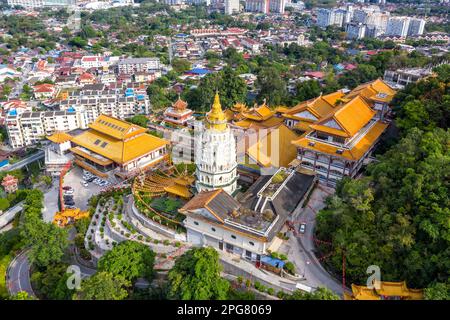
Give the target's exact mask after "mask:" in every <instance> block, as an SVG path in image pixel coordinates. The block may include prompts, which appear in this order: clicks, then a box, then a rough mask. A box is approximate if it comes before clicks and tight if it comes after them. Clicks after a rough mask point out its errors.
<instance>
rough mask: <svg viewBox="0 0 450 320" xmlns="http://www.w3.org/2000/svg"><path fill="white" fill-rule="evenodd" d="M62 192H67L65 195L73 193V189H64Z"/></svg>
mask: <svg viewBox="0 0 450 320" xmlns="http://www.w3.org/2000/svg"><path fill="white" fill-rule="evenodd" d="M64 194H67V195H71V194H73V189H70V190H64Z"/></svg>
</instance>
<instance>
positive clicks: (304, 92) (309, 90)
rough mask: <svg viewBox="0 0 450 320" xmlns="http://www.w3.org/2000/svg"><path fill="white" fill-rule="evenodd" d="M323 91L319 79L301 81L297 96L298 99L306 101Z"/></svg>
mask: <svg viewBox="0 0 450 320" xmlns="http://www.w3.org/2000/svg"><path fill="white" fill-rule="evenodd" d="M320 93H321V87H320V83H319V81H316V80H309V81H304V82H300V83H299V84H298V85H297V94H296V98H297V100H298V101H306V100H309V99H312V98H315V97H318V96H319V95H320Z"/></svg>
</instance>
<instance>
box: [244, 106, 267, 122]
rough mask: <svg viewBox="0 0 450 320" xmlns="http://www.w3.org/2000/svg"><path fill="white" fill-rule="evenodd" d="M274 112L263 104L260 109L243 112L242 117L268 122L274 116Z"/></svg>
mask: <svg viewBox="0 0 450 320" xmlns="http://www.w3.org/2000/svg"><path fill="white" fill-rule="evenodd" d="M273 114H274V113H273V112H272V110H270V109H269V107H268V106H266V105H265V104H263V105H262V106H260V107H257V108H252V109H250V110H246V111H242V115H243V116H244V117H246V118H248V119H251V120H256V121H263V120H267V119H269V118H270V117H272V116H273Z"/></svg>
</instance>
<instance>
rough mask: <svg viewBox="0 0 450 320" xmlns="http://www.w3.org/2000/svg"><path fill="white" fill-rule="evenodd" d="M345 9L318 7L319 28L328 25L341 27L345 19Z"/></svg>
mask: <svg viewBox="0 0 450 320" xmlns="http://www.w3.org/2000/svg"><path fill="white" fill-rule="evenodd" d="M346 15H347V11H345V10H343V9H319V11H318V12H317V25H318V26H319V27H321V28H326V27H328V26H338V27H342V26H343V25H344V23H345V21H346Z"/></svg>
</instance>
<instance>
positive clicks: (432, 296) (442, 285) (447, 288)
mask: <svg viewBox="0 0 450 320" xmlns="http://www.w3.org/2000/svg"><path fill="white" fill-rule="evenodd" d="M424 296H425V300H450V279H449V280H447V282H437V283H433V284H432V285H431V286H429V287H428V288H425V290H424Z"/></svg>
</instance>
